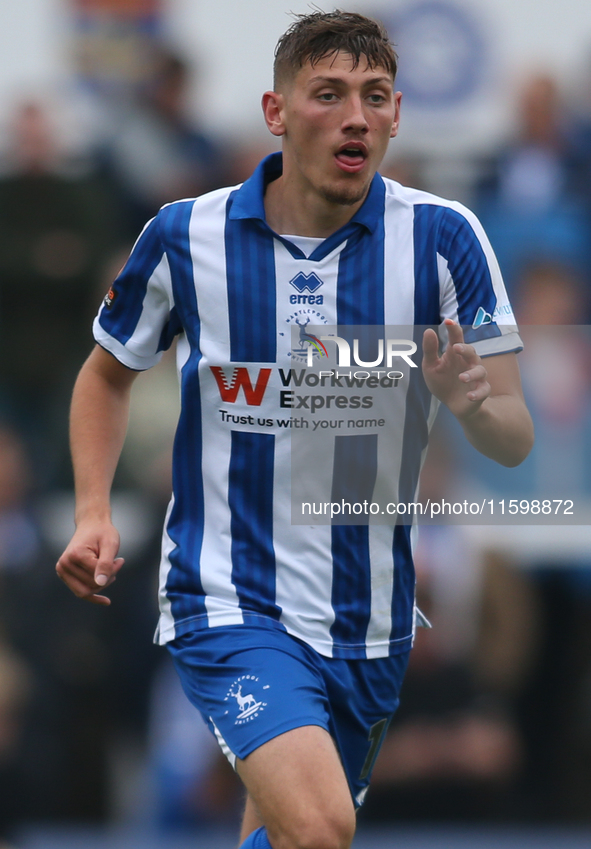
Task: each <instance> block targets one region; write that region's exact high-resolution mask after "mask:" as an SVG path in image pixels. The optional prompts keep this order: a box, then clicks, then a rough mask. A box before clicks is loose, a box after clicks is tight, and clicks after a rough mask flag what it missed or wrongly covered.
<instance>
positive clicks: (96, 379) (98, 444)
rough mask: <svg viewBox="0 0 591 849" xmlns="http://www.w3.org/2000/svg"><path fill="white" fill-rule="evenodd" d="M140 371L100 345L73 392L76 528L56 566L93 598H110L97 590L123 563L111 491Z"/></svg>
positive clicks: (64, 577) (104, 600) (79, 591)
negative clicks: (111, 505) (111, 501)
mask: <svg viewBox="0 0 591 849" xmlns="http://www.w3.org/2000/svg"><path fill="white" fill-rule="evenodd" d="M137 374H138V372H136V371H132V370H131V369H129V368H127V367H126V366H124V365H122V364H121V363H120V362H119V361H118V360H116V359H115V357H113V356H112V355H111V354H109V353H107V351H105V350H104V349H103V348H101V347H99V346H97V347H96V348H95V349H94V350H93V352H92V353H91V355H90V356H89V358H88V359H87V361H86V362H85V363H84V365H83V366H82V369H81V371H80V374H79V375H78V380H77V381H76V385H75V387H74V394H73V396H72V408H71V413H70V442H71V449H72V462H73V465H74V481H75V487H76V532H75V534H74V536H73V537H72V540H71V541H70V544H69V545H68V547H67V548H66V550H65V551H64V553H63V554H62V556H61V557H60V559H59V560H58V563H57V566H56V571H57V574H58V575H59V577H60V578H61V579H62V581H64V583H65V584H66V585H67V586H68V587H69V588H70V589H71V590H72V592H73V593H74V594H75V595H77V596H78V597H79V598H83V599H85V600H86V601H91V602H93V603H94V604H110V600H109V599H108V598H107V597H106V596H102V595H100V594H98V591H99V590H100V589H101V588H102V589H104V588H105V587H108V586H109V585H110V584H112V583H113V581H114V580H115V576H116V574H117V572H118V571H119V569H120V568H121V566H122V565H123V559H122V558H121V557H117V553H118V550H119V534H118V533H117V531H116V529H115V527H114V526H113V524H112V522H111V507H110V492H111V485H112V482H113V477H114V475H115V469H116V467H117V462H118V460H119V455H120V454H121V449H122V447H123V440H124V439H125V431H126V429H127V420H128V415H129V397H130V392H131V385H132V383H133V381H134V379H135V378H136V376H137Z"/></svg>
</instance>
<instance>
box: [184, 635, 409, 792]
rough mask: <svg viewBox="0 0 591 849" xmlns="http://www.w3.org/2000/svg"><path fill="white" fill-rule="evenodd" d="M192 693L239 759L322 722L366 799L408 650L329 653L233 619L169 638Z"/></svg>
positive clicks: (231, 756) (351, 781)
mask: <svg viewBox="0 0 591 849" xmlns="http://www.w3.org/2000/svg"><path fill="white" fill-rule="evenodd" d="M168 649H169V651H170V653H171V655H172V657H173V660H174V663H175V666H176V668H177V671H178V673H179V675H180V678H181V682H182V685H183V689H184V690H185V693H186V694H187V696H188V697H189V699H190V701H191V702H192V703H193V704H194V705H195V707H196V708H197V709H198V710H199V711H200V713H201V714H202V716H203V718H204V719H205V721H206V722H207V724H208V725H209V727H210V729H211V731H212V732H213V733H214V734H215V736H216V738H217V740H218V742H219V744H220V746H221V748H222V750H223V752H224V754H226V756H227V757H228V759H229V760H230V762H231V763H232V765H234V764H235V762H236V758H240V759H243V758H245V757H246V756H247V755H249V754H250V753H251V752H253V751H254V750H255V749H257V748H258V747H259V746H261V745H262V744H263V743H266V742H267V741H268V740H271V739H273V738H274V737H277V736H278V735H279V734H283V733H284V732H286V731H289V730H291V729H292V728H299V727H301V726H303V725H319V726H320V727H321V728H325V729H326V730H327V731H328V732H329V734H330V735H331V736H332V737H333V739H334V741H335V743H336V745H337V748H338V750H339V753H340V756H341V760H342V763H343V767H344V770H345V774H346V776H347V781H348V782H349V787H350V790H351V794H352V796H353V800H354V802H355V804H356V805H361V804H362V802H363V798H364V796H365V793H366V791H367V787H368V785H369V780H370V777H371V770H372V768H373V764H374V761H375V758H376V756H377V754H378V751H379V748H380V745H381V743H382V741H383V739H384V735H385V733H386V729H387V727H388V723H389V722H390V719H391V717H392V715H393V714H394V712H395V710H396V708H397V707H398V702H399V693H400V687H401V685H402V679H403V677H404V673H405V671H406V666H407V663H408V652H407V653H404V654H399V655H395V656H394V657H384V658H377V659H375V660H341V659H338V658H329V657H323V656H322V655H320V654H318V652H316V651H315V650H314V649H313V648H311V647H310V646H308V645H307V644H306V643H303V642H302V641H301V640H298V639H297V638H295V637H292V636H290V635H289V634H287V633H284V632H282V631H279V630H274V629H273V630H271V629H266V628H265V629H262V628H257V627H256V626H251V625H229V626H226V627H217V628H212V629H210V630H208V631H201V630H200V631H193V632H191V633H189V634H184V635H183V636H181V637H178V638H177V639H176V640H174V641H173V642H171V643H168Z"/></svg>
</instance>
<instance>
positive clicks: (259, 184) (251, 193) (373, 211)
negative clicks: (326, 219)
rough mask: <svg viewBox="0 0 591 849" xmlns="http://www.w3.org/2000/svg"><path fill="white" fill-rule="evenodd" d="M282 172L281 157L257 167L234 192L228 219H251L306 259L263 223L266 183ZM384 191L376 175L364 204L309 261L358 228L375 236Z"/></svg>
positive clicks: (382, 212)
mask: <svg viewBox="0 0 591 849" xmlns="http://www.w3.org/2000/svg"><path fill="white" fill-rule="evenodd" d="M282 170H283V159H282V154H281V153H271V154H270V155H269V156H266V157H265V158H264V159H263V160H262V162H260V163H259V165H258V166H257V168H256V170H255V171H254V172H253V174H252V176H251V177H249V178H248V180H246V181H245V182H244V183H243V184H242V186H241V187H240V188H239V189H238V190H237V191H236V193H235V195H234V197H233V202H232V206H231V208H230V210H229V212H228V217H229V218H232V219H240V218H254V219H258V220H259V221H261V222H263V224H264V225H265V227H266V228H267V229H269V230H270V232H272V233H273V235H274V236H275V237H276V238H278V239H280V240H281V241H282V242H283V243H284V244H285V246H286V247H287V248H288V250H289V252H290V253H291V254H292V256H294V257H296V258H299V259H302V258H303V259H306V257H305V255H304V254H303V252H302V251H301V250H300V249H299V248H298V247H296V245H294V244H292V243H291V242H289V241H288V240H287V239H283V238H282V237H281V236H280V235H279V234H277V233H275V232H274V231H272V230H271V228H270V227H269V226H268V224H267V222H266V219H265V205H264V202H263V198H264V194H265V188H266V186H267V184H268V183H270V182H271V181H272V180H275V179H276V178H277V177H279V176H281V173H282ZM385 194H386V189H385V185H384V181H383V180H382V178H381V177H380V175H379V174H376V175H375V176H374V178H373V180H372V181H371V185H370V187H369V192H368V193H367V197H366V198H365V200H364V202H363V204H362V205H361V206H360V207H359V209H358V210H357V212H356V213H355V215H354V216H353V218H352V219H351V220H350V221H348V222H347V224H345V225H344V226H343V227H341V228H340V229H339V230H337V231H336V233H333V234H332V235H331V236H329V237H328V238H327V239H325V240H324V242H323V243H322V244H321V245H319V246H318V247H317V248H316V250H315V251H314V253H313V254H311V256H310V257H308V259H311V260H316V261H317V260H319V259H321V258H322V256H326V255H327V254H328V253H330V251H332V250H333V249H334V248H335V247H336V246H337V245H338V244H340V243H341V242H343V241H344V240H345V239H347V238H348V237H349V236H350V235H351V234H352V233H353V232H354V231H355V230H356V229H357V227H358V226H359V225H361V226H362V227H364V228H365V229H367V230H369V232H370V233H374V232H375V230H376V228H377V226H378V223H379V221H380V219H381V217H382V216H383V214H384V199H385Z"/></svg>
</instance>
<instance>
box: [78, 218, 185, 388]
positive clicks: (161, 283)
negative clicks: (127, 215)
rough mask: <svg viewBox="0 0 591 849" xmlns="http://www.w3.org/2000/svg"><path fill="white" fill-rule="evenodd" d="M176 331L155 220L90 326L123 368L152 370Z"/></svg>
mask: <svg viewBox="0 0 591 849" xmlns="http://www.w3.org/2000/svg"><path fill="white" fill-rule="evenodd" d="M179 329H180V328H179V327H178V319H177V314H176V310H175V306H174V298H173V294H172V284H171V279H170V269H169V265H168V259H167V256H166V251H165V250H164V247H163V244H162V240H161V238H160V231H159V219H158V216H156V218H153V219H152V220H151V221H149V222H148V224H146V226H145V227H144V229H143V231H142V233H141V234H140V236H139V238H138V240H137V242H136V243H135V245H134V246H133V249H132V251H131V254H130V256H129V259H128V260H127V262H126V264H125V266H124V267H123V269H122V271H121V272H120V274H119V275H118V277H117V278H116V280H115V282H114V283H113V285H112V286H111V288H110V289H109V292H108V293H107V295H106V297H105V299H104V301H103V304H102V306H101V308H100V310H99V313H98V315H97V317H96V319H95V321H94V325H93V333H94V338H95V339H96V341H97V342H98V344H99V345H101V347H103V348H105V349H106V350H107V351H109V352H110V353H111V354H113V356H114V357H116V358H117V359H118V360H119V361H120V362H121V363H123V365H125V366H127V367H128V368H131V369H134V370H136V371H144V370H145V369H148V368H151V367H152V366H153V365H155V364H156V363H157V362H158V361H159V360H160V358H161V356H162V352H163V351H164V350H166V349H167V348H168V347H170V344H171V342H172V339H173V338H174V335H175V333H176V332H178V330H179Z"/></svg>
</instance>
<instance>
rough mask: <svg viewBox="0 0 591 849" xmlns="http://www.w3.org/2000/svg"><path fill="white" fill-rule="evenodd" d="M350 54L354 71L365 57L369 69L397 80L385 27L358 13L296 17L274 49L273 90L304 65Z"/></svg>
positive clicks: (327, 13)
mask: <svg viewBox="0 0 591 849" xmlns="http://www.w3.org/2000/svg"><path fill="white" fill-rule="evenodd" d="M339 51H340V52H343V53H349V54H350V55H351V56H352V57H353V67H354V68H356V67H357V66H358V65H359V62H360V61H361V57H362V56H364V57H365V58H366V59H367V62H368V65H369V67H370V68H372V70H373V69H374V68H376V67H383V68H386V70H388V71H389V72H390V73H391V74H392V79H393V80H394V78H395V77H396V70H397V56H396V53H395V52H394V47H393V46H392V42H391V41H390V38H389V36H388V33H387V31H386V29H385V27H384V26H383V25H382V24H381V23H379V21H374V20H373V19H372V18H367V17H366V16H365V15H359V14H357V12H342V11H341V10H340V9H336V10H335V11H334V12H312V13H311V14H309V15H297V16H296V20H295V21H294V23H293V24H292V25H291V26H290V27H289V29H288V30H287V31H286V32H285V33H284V34H283V35H282V36H281V38H280V39H279V41H278V42H277V47H276V48H275V64H274V68H273V70H274V82H273V85H274V87H275V90H277V88H278V86H280V85H282V84H284V83H285V82H286V81H287V80H289V79H290V78H291V77H294V76H295V75H296V74H297V72H298V71H299V69H300V68H302V67H303V66H304V65H305V63H306V62H310V64H311V65H315V64H316V62H319V61H320V60H321V59H325V58H326V57H328V56H333V55H336V54H337V53H338V52H339Z"/></svg>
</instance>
